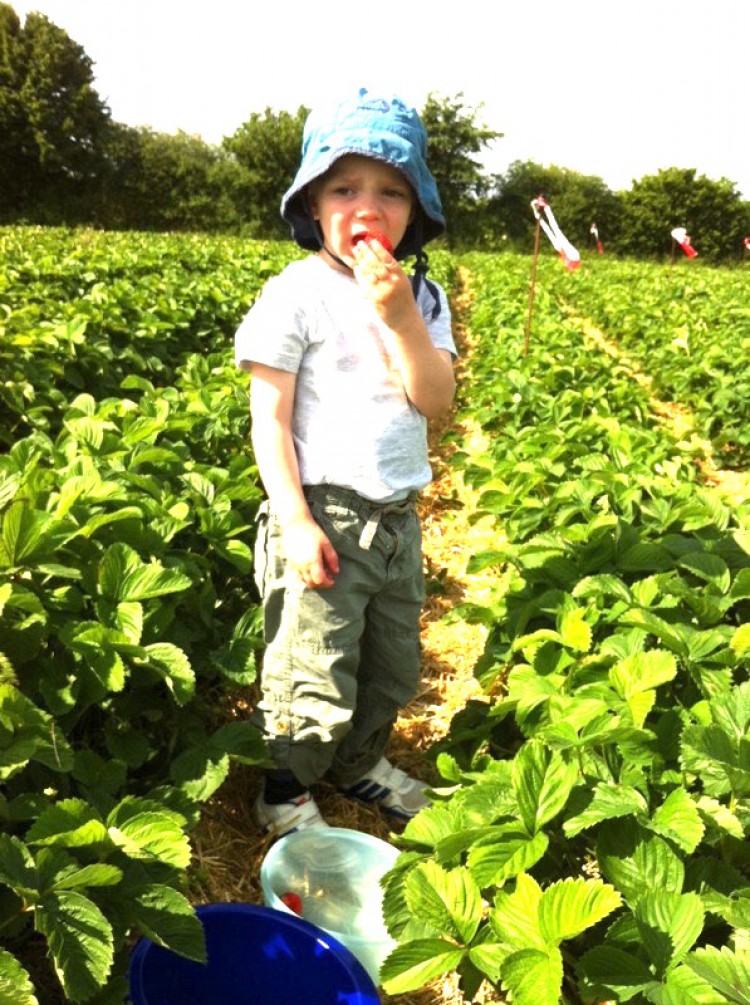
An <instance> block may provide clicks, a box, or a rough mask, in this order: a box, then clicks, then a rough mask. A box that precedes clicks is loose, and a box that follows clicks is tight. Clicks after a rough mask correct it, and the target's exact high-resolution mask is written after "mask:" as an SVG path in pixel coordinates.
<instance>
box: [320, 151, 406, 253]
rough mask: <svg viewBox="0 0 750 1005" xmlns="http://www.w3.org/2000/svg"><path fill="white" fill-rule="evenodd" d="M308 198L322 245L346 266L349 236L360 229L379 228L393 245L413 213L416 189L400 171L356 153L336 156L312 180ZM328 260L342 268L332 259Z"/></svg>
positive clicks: (399, 238) (402, 232)
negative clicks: (319, 231) (323, 173)
mask: <svg viewBox="0 0 750 1005" xmlns="http://www.w3.org/2000/svg"><path fill="white" fill-rule="evenodd" d="M308 197H309V200H310V208H311V209H312V213H313V216H314V217H315V219H316V220H318V221H319V223H320V229H321V230H322V231H323V237H324V238H325V243H326V247H327V248H328V249H329V250H330V251H332V252H333V253H334V255H337V256H338V257H339V258H340V259H341V260H342V261H343V262H345V263H346V264H347V265H348V266H350V267H351V266H353V265H354V254H353V251H352V240H353V239H354V238H355V237H356V236H357V235H358V234H362V233H364V232H366V231H370V230H379V231H381V232H382V233H383V234H385V236H386V237H387V238H388V239H389V241H390V242H391V244H392V245H393V247H394V248H396V247H397V246H398V244H399V242H400V241H401V239H402V238H403V236H404V234H405V233H406V228H407V227H408V225H409V223H410V222H411V220H412V218H413V216H414V205H415V199H414V193H413V192H412V188H411V185H410V184H409V182H408V181H407V180H406V178H405V177H404V176H403V175H402V174H401V172H400V171H397V170H396V169H395V168H393V167H391V165H390V164H384V163H383V162H382V161H376V160H373V159H372V158H370V157H361V156H360V155H359V154H347V156H346V157H341V158H340V159H339V160H337V161H336V163H335V164H334V165H333V167H331V168H330V170H329V171H327V172H326V174H325V175H323V177H322V178H320V179H318V180H317V181H315V182H313V183H312V185H311V186H310V189H309V192H308ZM326 261H327V262H328V263H329V264H330V265H332V266H333V268H336V269H341V266H340V265H338V263H336V262H333V261H332V260H331V259H330V258H328V257H326Z"/></svg>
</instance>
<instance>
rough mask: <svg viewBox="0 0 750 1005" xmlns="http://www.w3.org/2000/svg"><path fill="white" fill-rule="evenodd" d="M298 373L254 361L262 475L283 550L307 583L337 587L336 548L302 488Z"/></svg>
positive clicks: (253, 400)
mask: <svg viewBox="0 0 750 1005" xmlns="http://www.w3.org/2000/svg"><path fill="white" fill-rule="evenodd" d="M296 382H297V376H296V374H294V373H287V372H286V371H284V370H277V369H276V368H274V367H270V366H265V365H263V364H261V363H253V366H252V376H251V380H250V412H251V415H252V441H253V450H254V451H255V459H256V461H257V463H258V470H259V471H260V477H261V479H262V480H263V485H264V486H265V489H266V493H267V494H268V498H269V501H270V504H271V509H272V511H273V513H274V515H275V516H276V517H277V519H278V520H279V523H280V524H281V528H282V540H283V545H284V552H285V554H286V557H287V559H288V561H289V563H290V564H291V565H292V566H293V567H294V568H295V569H296V570H297V572H298V573H299V575H300V577H301V579H302V580H303V582H304V583H305V584H306V585H307V586H313V587H324V588H326V587H330V586H333V577H334V576H335V575H336V573H337V572H338V571H339V563H338V556H337V554H336V551H335V549H334V547H333V545H332V544H331V542H330V541H329V540H328V538H327V537H326V535H325V534H324V533H323V531H322V529H321V528H320V526H319V524H317V523H316V522H315V520H314V519H313V517H312V515H311V513H310V509H309V507H308V505H307V500H306V499H305V496H304V494H303V492H302V485H301V483H300V476H299V464H298V462H297V454H296V452H295V449H294V440H293V439H292V410H293V406H294V390H295V386H296Z"/></svg>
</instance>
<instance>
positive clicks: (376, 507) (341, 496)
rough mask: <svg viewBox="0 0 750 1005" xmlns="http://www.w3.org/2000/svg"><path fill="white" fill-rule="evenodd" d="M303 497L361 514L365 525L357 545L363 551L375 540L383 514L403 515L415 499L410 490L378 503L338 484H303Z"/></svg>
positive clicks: (407, 511) (368, 548)
mask: <svg viewBox="0 0 750 1005" xmlns="http://www.w3.org/2000/svg"><path fill="white" fill-rule="evenodd" d="M304 493H305V497H306V498H307V499H318V500H319V501H321V502H325V501H329V502H333V503H339V504H340V505H344V506H348V507H349V508H350V509H353V510H354V511H355V512H356V513H357V514H358V515H359V516H361V517H362V518H363V519H364V521H365V525H364V527H363V528H362V533H361V534H360V536H359V546H360V548H362V550H363V551H369V550H370V547H371V546H372V542H373V541H374V540H375V535H376V534H377V531H378V527H379V526H380V521H381V520H382V519H383V517H384V516H388V515H389V514H391V513H396V514H398V515H405V514H406V513H409V512H410V511H411V510H413V509H414V504H415V502H416V499H417V493H416V492H410V493H409V495H408V496H407V497H406V498H405V499H397V500H395V501H394V502H385V503H379V502H375V501H374V500H372V499H365V497H364V496H361V495H360V494H359V493H358V492H355V491H354V489H345V488H341V487H340V486H338V485H305V487H304Z"/></svg>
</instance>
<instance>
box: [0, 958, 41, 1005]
mask: <svg viewBox="0 0 750 1005" xmlns="http://www.w3.org/2000/svg"><path fill="white" fill-rule="evenodd" d="M0 1005H39V1000H38V998H37V997H36V995H35V994H34V985H33V984H32V983H31V978H30V977H29V975H28V974H27V972H26V971H25V970H24V968H23V967H22V966H21V964H20V963H19V962H18V960H17V959H16V958H15V956H13V955H12V953H9V952H8V951H7V950H5V949H0Z"/></svg>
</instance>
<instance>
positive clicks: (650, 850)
mask: <svg viewBox="0 0 750 1005" xmlns="http://www.w3.org/2000/svg"><path fill="white" fill-rule="evenodd" d="M597 858H598V860H599V867H600V868H601V871H602V874H603V875H604V876H605V878H606V879H608V880H609V881H610V883H613V884H614V886H616V887H617V889H618V890H619V891H620V892H621V893H622V895H623V896H624V897H625V898H626V900H629V901H635V900H637V899H638V898H639V897H640V896H642V895H643V894H644V893H646V892H647V891H649V890H667V891H670V892H676V893H679V892H680V891H681V890H682V884H683V882H684V879H685V867H684V865H683V863H682V860H681V859H680V857H679V856H678V855H677V854H676V852H674V851H673V850H672V848H671V847H670V846H669V844H668V843H667V842H666V841H665V840H664V839H663V838H661V837H659V836H658V835H657V834H653V833H651V832H650V831H648V830H646V829H645V828H643V827H641V826H640V825H639V824H637V823H636V822H635V821H634V820H632V819H630V818H627V817H626V818H624V819H621V820H607V821H605V822H604V823H603V824H602V825H601V827H600V828H599V831H598V834H597Z"/></svg>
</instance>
